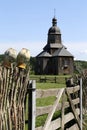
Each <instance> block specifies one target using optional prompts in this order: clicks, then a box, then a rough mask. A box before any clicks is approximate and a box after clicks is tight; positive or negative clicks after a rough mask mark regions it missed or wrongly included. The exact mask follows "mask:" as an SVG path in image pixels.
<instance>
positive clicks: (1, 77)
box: [0, 65, 29, 130]
mask: <svg viewBox="0 0 87 130" xmlns="http://www.w3.org/2000/svg"><path fill="white" fill-rule="evenodd" d="M28 77H29V69H27V70H26V69H21V68H18V67H16V66H15V65H11V68H6V67H2V66H1V67H0V130H24V129H25V119H24V118H25V116H24V113H25V112H24V100H25V95H26V91H27V84H28V80H29V78H28Z"/></svg>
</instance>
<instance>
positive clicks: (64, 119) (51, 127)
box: [28, 85, 82, 130]
mask: <svg viewBox="0 0 87 130" xmlns="http://www.w3.org/2000/svg"><path fill="white" fill-rule="evenodd" d="M33 92H34V93H35V91H33ZM34 96H35V94H34ZM49 96H55V97H56V100H55V102H54V104H53V105H49V106H44V107H36V106H35V103H34V104H33V103H32V104H33V108H34V107H35V108H36V112H35V110H34V111H32V113H33V114H32V115H33V116H34V118H33V119H35V120H36V118H37V117H38V116H41V115H44V114H48V116H47V119H46V121H45V124H44V125H43V126H39V127H36V128H33V129H32V127H31V129H30V127H29V129H28V130H56V129H61V130H73V129H74V130H82V128H81V109H80V86H79V85H78V86H74V87H70V88H62V89H47V90H41V89H38V90H36V98H44V97H49ZM56 111H60V112H61V114H60V116H58V117H57V118H56V119H53V115H54V113H55V112H56ZM35 113H36V114H35ZM31 119H32V117H31ZM34 123H35V121H34ZM34 123H32V124H33V125H34ZM29 125H31V124H29ZM34 126H35V125H34Z"/></svg>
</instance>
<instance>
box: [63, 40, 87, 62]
mask: <svg viewBox="0 0 87 130" xmlns="http://www.w3.org/2000/svg"><path fill="white" fill-rule="evenodd" d="M65 46H66V47H67V49H68V50H69V51H70V52H71V53H72V54H73V55H74V57H75V58H76V59H77V60H86V61H87V42H67V43H65Z"/></svg>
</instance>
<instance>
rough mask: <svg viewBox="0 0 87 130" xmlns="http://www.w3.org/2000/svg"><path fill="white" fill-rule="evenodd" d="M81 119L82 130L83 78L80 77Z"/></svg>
mask: <svg viewBox="0 0 87 130" xmlns="http://www.w3.org/2000/svg"><path fill="white" fill-rule="evenodd" d="M80 120H81V121H80V124H81V130H82V78H80Z"/></svg>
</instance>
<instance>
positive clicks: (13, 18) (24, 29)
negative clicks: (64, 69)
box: [0, 0, 87, 60]
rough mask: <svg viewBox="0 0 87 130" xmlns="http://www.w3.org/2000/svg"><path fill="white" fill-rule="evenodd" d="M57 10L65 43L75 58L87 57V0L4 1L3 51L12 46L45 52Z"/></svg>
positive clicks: (0, 14)
mask: <svg viewBox="0 0 87 130" xmlns="http://www.w3.org/2000/svg"><path fill="white" fill-rule="evenodd" d="M54 9H55V10H56V13H55V16H56V18H57V20H58V22H57V25H58V27H59V28H60V30H61V33H62V42H63V44H64V45H65V46H66V47H67V49H68V50H69V51H70V52H71V53H72V54H73V55H74V57H75V59H78V60H87V0H83V1H82V0H66V1H65V0H30V1H29V0H0V54H2V53H4V52H5V50H7V49H8V48H10V47H12V48H14V49H16V50H17V51H19V50H21V49H22V48H27V49H29V50H30V53H31V56H36V55H37V54H38V53H39V52H41V51H42V49H43V47H44V46H45V45H46V43H47V33H48V29H49V28H50V27H51V26H52V18H53V17H54Z"/></svg>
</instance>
